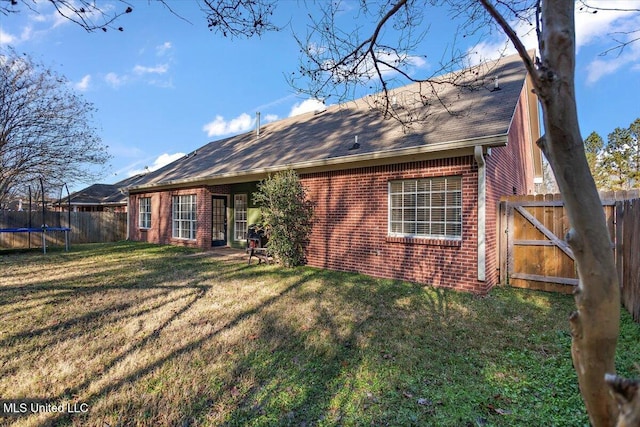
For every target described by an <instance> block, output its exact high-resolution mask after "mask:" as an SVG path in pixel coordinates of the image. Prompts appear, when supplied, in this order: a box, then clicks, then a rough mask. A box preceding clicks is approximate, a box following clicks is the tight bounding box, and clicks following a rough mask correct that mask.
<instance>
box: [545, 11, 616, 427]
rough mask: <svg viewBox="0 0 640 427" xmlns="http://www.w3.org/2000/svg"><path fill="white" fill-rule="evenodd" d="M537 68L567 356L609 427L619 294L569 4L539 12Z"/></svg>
mask: <svg viewBox="0 0 640 427" xmlns="http://www.w3.org/2000/svg"><path fill="white" fill-rule="evenodd" d="M541 18H542V31H541V34H540V40H539V42H540V55H541V63H540V64H539V66H538V71H537V75H536V76H535V77H534V80H535V83H534V84H535V86H536V90H537V91H538V95H539V97H540V101H541V103H542V111H543V120H544V127H545V133H546V134H545V136H544V137H543V138H541V140H540V144H539V145H540V146H541V148H542V150H543V152H544V153H545V155H546V157H547V159H548V160H549V163H550V164H551V167H552V169H553V171H554V173H555V176H556V181H557V183H558V187H559V188H560V192H561V193H562V196H563V198H564V202H565V207H566V210H567V214H568V216H569V221H570V223H571V227H572V229H571V230H570V231H569V233H568V234H567V242H568V243H569V245H570V247H571V249H572V250H573V253H574V255H575V260H576V264H577V267H578V275H579V278H580V284H579V286H578V287H577V289H576V291H575V301H576V307H577V311H576V312H574V313H572V315H571V317H570V324H571V333H572V337H573V342H572V349H571V354H572V357H573V364H574V366H575V369H576V372H577V374H578V382H579V384H580V392H581V394H582V397H583V399H584V402H585V405H586V407H587V411H588V413H589V418H590V420H591V423H592V424H593V425H594V426H613V425H615V422H616V420H617V417H618V407H617V404H616V402H615V400H614V399H613V397H612V396H611V395H610V393H609V391H608V387H607V385H606V383H605V374H606V373H614V372H615V366H614V357H615V349H616V342H617V338H618V334H619V322H620V289H619V287H618V280H617V273H616V266H615V261H614V257H613V252H612V249H611V240H610V237H609V231H608V229H607V225H606V220H605V216H604V211H603V209H602V204H601V202H600V197H599V195H598V191H597V188H596V186H595V183H594V180H593V177H592V176H591V172H590V171H589V165H588V163H587V159H586V156H585V152H584V147H583V141H582V136H581V135H580V129H579V126H578V115H577V109H576V97H575V89H574V73H575V31H574V28H575V26H574V0H547V1H544V2H543V3H542V8H541Z"/></svg>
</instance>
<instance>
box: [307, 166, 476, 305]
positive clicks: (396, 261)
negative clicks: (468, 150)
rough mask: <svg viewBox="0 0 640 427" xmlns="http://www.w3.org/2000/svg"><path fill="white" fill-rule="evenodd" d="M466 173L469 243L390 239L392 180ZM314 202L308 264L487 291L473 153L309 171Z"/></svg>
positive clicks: (465, 223) (464, 232)
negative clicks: (480, 266) (481, 271)
mask: <svg viewBox="0 0 640 427" xmlns="http://www.w3.org/2000/svg"><path fill="white" fill-rule="evenodd" d="M454 175H457V176H461V177H462V211H463V224H462V241H448V240H429V239H405V238H391V237H388V236H387V234H388V225H387V218H388V211H387V209H388V182H389V181H390V180H396V179H411V178H426V177H437V176H454ZM301 180H302V182H303V184H304V186H305V187H306V188H307V191H308V196H309V198H310V200H311V201H312V202H313V203H314V204H315V210H314V226H313V231H312V234H311V241H310V244H309V247H308V255H307V256H308V262H309V265H312V266H316V267H322V268H329V269H333V270H341V271H355V272H360V273H364V274H368V275H371V276H376V277H383V278H392V279H403V280H409V281H414V282H420V283H426V284H431V285H434V286H442V287H449V288H455V289H460V290H465V291H473V292H484V291H486V290H487V289H488V286H487V283H485V282H479V281H478V280H477V254H476V245H477V210H476V205H477V166H476V165H475V163H474V160H473V156H466V157H459V158H453V159H442V160H432V161H421V162H413V163H406V164H401V165H391V166H376V167H368V168H360V169H351V170H346V171H335V172H323V173H314V174H303V175H301Z"/></svg>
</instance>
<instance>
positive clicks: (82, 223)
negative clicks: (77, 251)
mask: <svg viewBox="0 0 640 427" xmlns="http://www.w3.org/2000/svg"><path fill="white" fill-rule="evenodd" d="M42 215H43V214H42V212H35V211H34V212H31V213H29V212H26V211H20V212H19V211H0V228H20V227H35V228H37V227H40V226H42V224H46V225H48V226H49V227H69V228H71V232H70V233H69V239H70V241H71V244H74V243H106V242H117V241H119V240H124V239H126V238H127V214H126V213H115V212H71V214H70V215H69V213H68V212H45V213H44V221H43V218H42ZM69 220H70V222H69ZM46 238H47V245H64V233H63V232H55V231H53V232H47V234H46ZM0 247H1V248H39V247H42V236H41V233H38V232H34V233H0Z"/></svg>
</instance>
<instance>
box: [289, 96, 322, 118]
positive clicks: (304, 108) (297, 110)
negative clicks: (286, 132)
mask: <svg viewBox="0 0 640 427" xmlns="http://www.w3.org/2000/svg"><path fill="white" fill-rule="evenodd" d="M326 109H327V106H326V105H324V103H323V102H322V101H319V100H317V99H313V98H311V99H305V100H304V101H302V102H297V103H296V104H294V106H293V107H291V111H290V112H289V117H293V116H297V115H298V114H304V113H310V112H312V111H324V110H326Z"/></svg>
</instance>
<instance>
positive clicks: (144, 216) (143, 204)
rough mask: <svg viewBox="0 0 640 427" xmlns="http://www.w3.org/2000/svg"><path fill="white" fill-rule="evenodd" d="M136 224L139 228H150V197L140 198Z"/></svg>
mask: <svg viewBox="0 0 640 427" xmlns="http://www.w3.org/2000/svg"><path fill="white" fill-rule="evenodd" d="M138 226H139V227H140V228H151V197H142V198H140V209H139V210H138Z"/></svg>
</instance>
